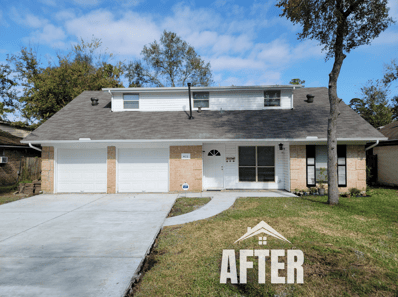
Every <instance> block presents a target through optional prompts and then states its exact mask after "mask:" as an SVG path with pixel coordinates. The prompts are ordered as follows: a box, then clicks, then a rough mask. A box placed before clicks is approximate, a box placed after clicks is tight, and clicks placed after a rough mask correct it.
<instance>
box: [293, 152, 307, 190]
mask: <svg viewBox="0 0 398 297" xmlns="http://www.w3.org/2000/svg"><path fill="white" fill-rule="evenodd" d="M305 166H306V149H305V145H291V146H290V190H291V191H294V189H300V190H301V189H305V188H306V187H307V183H306V175H307V174H306V168H305Z"/></svg>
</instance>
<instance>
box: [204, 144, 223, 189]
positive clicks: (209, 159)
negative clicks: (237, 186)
mask: <svg viewBox="0 0 398 297" xmlns="http://www.w3.org/2000/svg"><path fill="white" fill-rule="evenodd" d="M203 151H204V153H203V154H204V156H203V181H204V183H203V184H204V185H203V186H204V189H223V188H224V160H225V145H223V144H205V145H203Z"/></svg>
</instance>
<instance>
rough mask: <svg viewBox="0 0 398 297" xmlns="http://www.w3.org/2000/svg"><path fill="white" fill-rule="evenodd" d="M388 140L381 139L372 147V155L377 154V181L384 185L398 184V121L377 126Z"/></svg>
mask: <svg viewBox="0 0 398 297" xmlns="http://www.w3.org/2000/svg"><path fill="white" fill-rule="evenodd" d="M377 130H379V131H380V132H381V133H382V134H383V135H384V136H385V137H387V138H388V140H385V141H380V142H379V143H378V144H377V145H376V146H375V147H373V148H371V149H370V155H371V156H372V155H373V156H377V157H376V158H377V180H376V181H377V182H378V183H379V184H382V185H389V186H398V121H395V122H392V123H390V124H388V125H386V126H383V127H380V128H377Z"/></svg>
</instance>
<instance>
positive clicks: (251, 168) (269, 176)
mask: <svg viewBox="0 0 398 297" xmlns="http://www.w3.org/2000/svg"><path fill="white" fill-rule="evenodd" d="M239 181H242V182H273V181H275V147H273V146H240V147H239Z"/></svg>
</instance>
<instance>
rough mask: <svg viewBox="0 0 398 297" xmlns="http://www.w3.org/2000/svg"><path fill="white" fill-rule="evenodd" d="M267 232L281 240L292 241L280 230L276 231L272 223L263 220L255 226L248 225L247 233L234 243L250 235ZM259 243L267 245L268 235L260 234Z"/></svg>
mask: <svg viewBox="0 0 398 297" xmlns="http://www.w3.org/2000/svg"><path fill="white" fill-rule="evenodd" d="M263 233H265V234H267V235H270V236H273V237H275V238H278V239H280V240H284V241H287V242H288V243H291V242H290V241H289V240H287V239H286V238H285V237H283V236H282V235H281V234H280V233H278V231H276V230H275V229H274V228H272V227H271V226H270V225H268V224H267V223H266V222H264V221H261V222H260V223H258V224H257V225H256V226H254V227H253V228H250V227H247V232H246V234H245V235H243V236H242V237H241V238H239V239H238V240H237V241H235V242H234V243H237V242H239V241H242V240H245V239H248V238H250V237H253V236H256V235H259V234H263ZM258 244H259V245H266V244H267V237H266V236H260V237H259V238H258Z"/></svg>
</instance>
